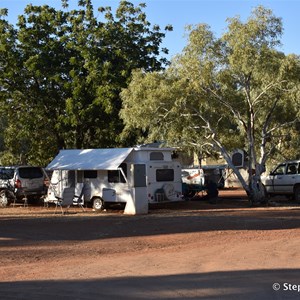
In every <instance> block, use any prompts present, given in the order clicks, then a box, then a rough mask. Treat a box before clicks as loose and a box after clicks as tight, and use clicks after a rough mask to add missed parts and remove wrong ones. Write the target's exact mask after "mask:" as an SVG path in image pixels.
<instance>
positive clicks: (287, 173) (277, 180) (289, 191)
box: [262, 160, 300, 202]
mask: <svg viewBox="0 0 300 300" xmlns="http://www.w3.org/2000/svg"><path fill="white" fill-rule="evenodd" d="M262 183H263V185H264V186H265V191H266V194H267V195H269V196H276V195H286V196H288V197H292V198H294V200H296V201H297V202H300V160H293V161H286V162H282V163H280V164H278V165H277V166H276V168H275V169H274V170H273V171H272V172H270V174H269V175H267V176H265V177H262Z"/></svg>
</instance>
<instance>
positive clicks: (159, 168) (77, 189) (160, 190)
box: [45, 146, 182, 214]
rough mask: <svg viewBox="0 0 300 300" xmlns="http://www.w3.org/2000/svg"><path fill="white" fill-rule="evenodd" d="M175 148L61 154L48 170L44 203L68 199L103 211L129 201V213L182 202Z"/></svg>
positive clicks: (71, 151) (66, 152) (79, 151)
mask: <svg viewBox="0 0 300 300" xmlns="http://www.w3.org/2000/svg"><path fill="white" fill-rule="evenodd" d="M173 151H174V149H173V148H150V147H142V146H140V147H135V148H113V149H85V150H78V149H70V150H61V151H60V152H59V154H58V155H57V156H56V157H55V158H54V160H53V161H52V162H51V163H50V164H49V165H48V166H47V168H46V169H47V170H49V171H53V173H52V177H51V181H50V186H49V188H48V193H47V197H46V198H45V202H56V201H57V199H58V198H63V197H64V195H73V196H77V197H82V198H83V200H84V203H85V204H90V205H92V206H93V208H94V209H95V210H101V209H103V207H104V204H105V203H111V202H123V203H126V207H125V213H126V212H127V213H132V214H135V213H147V212H148V204H149V203H158V202H168V201H169V202H170V201H180V200H181V199H182V183H181V165H180V163H179V162H177V161H173V159H172V153H173Z"/></svg>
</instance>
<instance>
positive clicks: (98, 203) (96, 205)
mask: <svg viewBox="0 0 300 300" xmlns="http://www.w3.org/2000/svg"><path fill="white" fill-rule="evenodd" d="M93 209H94V210H95V211H101V210H103V209H104V201H103V200H102V199H101V198H94V200H93Z"/></svg>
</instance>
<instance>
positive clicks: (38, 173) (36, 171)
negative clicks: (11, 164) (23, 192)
mask: <svg viewBox="0 0 300 300" xmlns="http://www.w3.org/2000/svg"><path fill="white" fill-rule="evenodd" d="M19 175H20V177H21V178H25V179H29V178H42V177H44V174H43V171H42V169H41V168H34V167H26V168H19Z"/></svg>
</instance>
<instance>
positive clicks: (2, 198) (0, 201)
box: [0, 190, 9, 207]
mask: <svg viewBox="0 0 300 300" xmlns="http://www.w3.org/2000/svg"><path fill="white" fill-rule="evenodd" d="M8 205H9V200H8V197H7V195H6V192H5V191H4V190H3V191H1V192H0V207H5V206H8Z"/></svg>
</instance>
